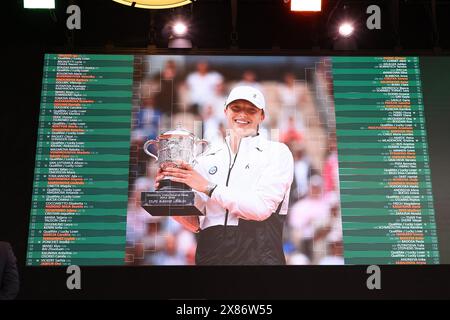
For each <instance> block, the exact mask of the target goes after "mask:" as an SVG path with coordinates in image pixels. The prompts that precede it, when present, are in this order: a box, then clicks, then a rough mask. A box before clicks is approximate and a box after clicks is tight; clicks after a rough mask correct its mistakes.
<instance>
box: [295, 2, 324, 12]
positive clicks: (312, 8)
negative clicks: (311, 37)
mask: <svg viewBox="0 0 450 320" xmlns="http://www.w3.org/2000/svg"><path fill="white" fill-rule="evenodd" d="M321 10H322V0H291V11H300V12H318V11H321Z"/></svg>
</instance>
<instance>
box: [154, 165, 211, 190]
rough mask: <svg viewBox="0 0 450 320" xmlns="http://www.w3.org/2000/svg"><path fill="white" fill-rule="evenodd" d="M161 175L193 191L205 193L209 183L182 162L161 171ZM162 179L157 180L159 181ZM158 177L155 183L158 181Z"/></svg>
mask: <svg viewBox="0 0 450 320" xmlns="http://www.w3.org/2000/svg"><path fill="white" fill-rule="evenodd" d="M162 175H163V177H164V176H170V178H171V180H172V181H175V182H182V183H185V184H187V185H188V186H189V187H191V188H192V189H194V190H197V191H199V192H206V190H207V187H208V184H209V181H208V180H206V179H205V178H203V177H202V176H201V175H200V173H198V172H197V171H195V170H194V169H193V168H192V166H191V165H190V164H188V163H186V162H184V161H180V162H178V163H177V166H176V167H167V168H165V169H164V170H163V171H162ZM161 179H162V178H159V180H161ZM159 180H158V177H157V178H156V181H159Z"/></svg>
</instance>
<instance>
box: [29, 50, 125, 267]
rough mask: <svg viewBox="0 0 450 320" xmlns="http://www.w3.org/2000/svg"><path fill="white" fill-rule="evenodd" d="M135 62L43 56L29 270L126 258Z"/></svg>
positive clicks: (111, 57) (114, 57)
mask: <svg viewBox="0 0 450 320" xmlns="http://www.w3.org/2000/svg"><path fill="white" fill-rule="evenodd" d="M132 82H133V56H128V55H127V56H125V55H75V54H69V55H64V54H47V55H46V56H45V65H44V76H43V84H42V95H41V111H40V118H39V129H38V140H37V149H36V166H35V176H34V186H33V198H32V207H31V221H30V233H29V241H28V253H27V265H74V264H75V265H94V264H96V265H102V264H103V265H117V264H123V261H124V257H125V238H126V210H127V200H128V174H129V167H128V164H129V153H130V126H131V98H132Z"/></svg>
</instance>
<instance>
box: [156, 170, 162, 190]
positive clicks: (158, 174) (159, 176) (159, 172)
mask: <svg viewBox="0 0 450 320" xmlns="http://www.w3.org/2000/svg"><path fill="white" fill-rule="evenodd" d="M163 178H164V174H163V171H162V169H161V168H159V170H158V172H157V173H156V177H155V185H154V186H155V190H157V189H158V187H159V181H161V179H163Z"/></svg>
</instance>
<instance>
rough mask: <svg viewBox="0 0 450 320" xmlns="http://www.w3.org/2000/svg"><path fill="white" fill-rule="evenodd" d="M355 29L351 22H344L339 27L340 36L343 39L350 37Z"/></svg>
mask: <svg viewBox="0 0 450 320" xmlns="http://www.w3.org/2000/svg"><path fill="white" fill-rule="evenodd" d="M354 30H355V28H354V27H353V25H352V24H351V23H350V22H343V23H341V24H340V25H339V34H340V35H341V36H343V37H350V36H351V35H352V34H353V31H354Z"/></svg>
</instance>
